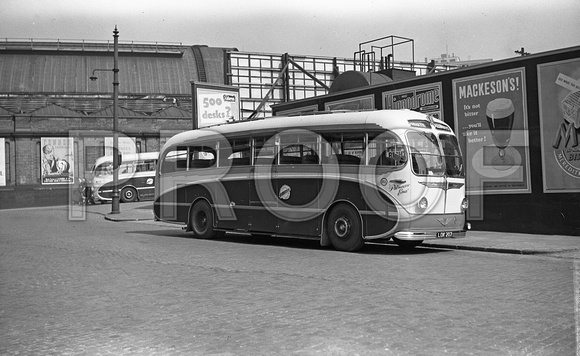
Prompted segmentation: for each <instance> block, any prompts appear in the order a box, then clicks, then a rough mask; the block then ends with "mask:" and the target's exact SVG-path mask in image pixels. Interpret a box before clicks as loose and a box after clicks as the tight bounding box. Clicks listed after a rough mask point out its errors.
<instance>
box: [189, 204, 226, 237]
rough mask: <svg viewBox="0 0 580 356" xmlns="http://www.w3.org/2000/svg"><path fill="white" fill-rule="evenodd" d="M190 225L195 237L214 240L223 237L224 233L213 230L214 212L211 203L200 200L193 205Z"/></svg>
mask: <svg viewBox="0 0 580 356" xmlns="http://www.w3.org/2000/svg"><path fill="white" fill-rule="evenodd" d="M189 223H190V224H191V230H192V231H193V236H195V237H197V238H200V239H212V238H214V237H218V236H223V232H220V231H216V230H214V228H213V211H212V209H211V206H210V205H209V203H208V202H207V201H205V200H200V201H198V202H197V203H195V204H194V205H193V208H192V209H191V213H190V216H189Z"/></svg>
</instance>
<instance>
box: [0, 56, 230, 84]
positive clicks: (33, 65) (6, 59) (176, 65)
mask: <svg viewBox="0 0 580 356" xmlns="http://www.w3.org/2000/svg"><path fill="white" fill-rule="evenodd" d="M178 47H180V48H181V51H179V52H174V53H155V52H146V51H141V52H119V83H120V84H119V93H120V94H131V95H135V94H152V93H165V94H175V95H185V94H190V93H191V84H190V82H191V81H200V77H199V75H198V72H197V68H198V66H197V65H196V59H195V58H194V54H193V49H192V47H191V46H178ZM55 49H56V48H55ZM201 52H202V57H203V58H202V60H203V64H204V65H203V66H202V67H204V68H205V70H206V71H207V74H208V78H207V81H208V82H211V83H223V81H224V75H223V60H224V49H223V48H212V47H205V46H203V47H202V48H201ZM112 68H113V53H112V52H97V51H81V50H78V51H71V50H68V51H57V50H52V51H50V50H46V49H45V50H33V49H31V50H27V51H15V50H8V49H5V50H2V49H1V48H0V93H58V94H62V93H68V94H86V93H111V91H112V82H113V72H112ZM95 69H105V70H106V71H96V72H95V75H96V76H97V77H98V78H99V79H98V80H96V81H91V80H90V79H89V77H90V76H91V75H92V73H93V70H95ZM109 71H110V72H109Z"/></svg>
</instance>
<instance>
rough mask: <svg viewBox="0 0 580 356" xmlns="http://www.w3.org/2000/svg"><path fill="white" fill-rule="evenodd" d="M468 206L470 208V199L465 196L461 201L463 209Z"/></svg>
mask: <svg viewBox="0 0 580 356" xmlns="http://www.w3.org/2000/svg"><path fill="white" fill-rule="evenodd" d="M467 208H469V201H468V200H467V198H463V200H462V201H461V210H463V211H465V210H467Z"/></svg>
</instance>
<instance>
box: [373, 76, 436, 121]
mask: <svg viewBox="0 0 580 356" xmlns="http://www.w3.org/2000/svg"><path fill="white" fill-rule="evenodd" d="M383 108H385V109H394V110H398V109H409V110H413V111H418V112H420V113H423V114H429V115H432V116H433V117H435V118H437V119H441V120H442V116H441V115H442V112H443V101H442V99H441V83H433V84H428V85H420V86H414V87H408V88H404V89H397V90H390V91H388V92H384V93H383Z"/></svg>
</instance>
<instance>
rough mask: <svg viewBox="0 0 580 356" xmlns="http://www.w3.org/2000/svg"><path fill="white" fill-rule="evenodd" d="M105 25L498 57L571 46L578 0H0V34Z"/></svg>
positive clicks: (85, 33)
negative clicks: (399, 40) (399, 41)
mask: <svg viewBox="0 0 580 356" xmlns="http://www.w3.org/2000/svg"><path fill="white" fill-rule="evenodd" d="M115 26H117V28H118V30H119V41H120V42H126V41H138V42H176V43H182V44H184V45H196V44H198V45H208V46H210V47H235V48H237V49H238V50H240V51H247V52H260V53H289V54H298V55H309V56H324V57H339V58H352V57H353V56H354V52H356V51H358V50H359V45H360V44H361V43H363V42H367V41H372V40H375V39H380V38H384V37H388V36H398V37H403V38H409V39H412V40H413V44H414V46H413V45H411V43H410V42H408V43H405V44H401V45H398V46H396V47H395V60H399V61H411V60H414V61H415V62H424V61H425V59H429V60H430V59H431V58H437V57H439V56H440V55H441V54H444V53H447V54H449V55H455V56H458V57H459V58H460V59H461V60H476V59H493V60H499V59H504V58H510V57H515V56H517V54H516V53H515V52H514V51H515V50H519V49H520V48H522V47H523V48H524V49H525V51H526V52H529V53H539V52H545V51H549V50H554V49H559V48H566V47H572V46H577V45H580V0H550V1H546V0H543V1H540V0H477V1H470V0H430V1H424V0H415V1H403V0H400V1H392V0H376V1H375V0H348V1H342V0H332V1H330V0H292V1H287V0H286V1H272V0H271V1H267V0H239V1H235V0H215V1H208V0H189V1H188V0H163V1H160V0H155V1H152V0H98V1H95V0H0V40H2V39H4V38H8V39H22V38H26V39H30V38H32V39H61V40H99V41H101V40H102V41H106V40H112V38H113V29H114V28H115ZM373 44H374V45H377V46H387V45H390V44H391V40H390V39H385V40H380V41H376V42H374V43H373ZM360 48H362V49H365V50H367V51H369V50H370V45H363V46H362V47H360ZM413 50H414V53H413ZM384 53H385V55H386V54H387V53H390V48H388V47H387V48H386V49H385V52H384Z"/></svg>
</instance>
